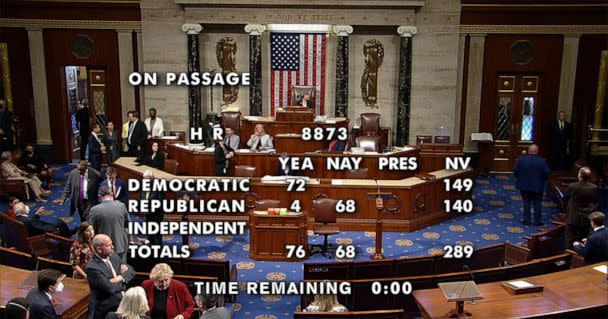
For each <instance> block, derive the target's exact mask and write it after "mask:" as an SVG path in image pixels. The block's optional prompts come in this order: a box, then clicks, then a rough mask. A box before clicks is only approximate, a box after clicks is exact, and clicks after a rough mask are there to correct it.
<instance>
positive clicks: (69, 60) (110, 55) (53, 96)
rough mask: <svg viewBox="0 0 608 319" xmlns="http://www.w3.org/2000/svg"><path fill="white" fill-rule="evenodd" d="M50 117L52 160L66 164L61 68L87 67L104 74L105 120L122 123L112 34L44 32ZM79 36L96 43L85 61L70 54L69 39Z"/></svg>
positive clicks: (67, 131)
mask: <svg viewBox="0 0 608 319" xmlns="http://www.w3.org/2000/svg"><path fill="white" fill-rule="evenodd" d="M43 34H44V50H45V55H44V56H45V60H46V76H47V87H48V92H49V115H50V120H51V137H52V139H53V155H54V157H55V160H58V161H68V160H70V159H71V156H70V154H69V149H70V148H69V143H70V141H71V137H70V135H71V132H70V129H69V128H70V119H69V113H68V110H67V106H66V105H67V101H66V96H65V94H64V93H63V92H65V90H66V89H65V81H64V80H63V66H66V65H88V66H94V67H96V68H102V69H105V70H106V72H105V73H106V79H107V81H106V92H107V96H106V99H107V100H106V101H107V105H108V114H107V117H108V119H109V120H110V121H112V122H114V123H122V122H123V119H122V109H121V105H122V104H121V97H120V81H121V79H120V72H119V61H118V36H117V33H116V31H114V30H49V29H45V30H44V33H43ZM79 34H84V35H86V36H88V37H89V38H90V39H91V40H92V41H93V42H94V43H95V51H94V52H93V53H92V54H91V55H90V56H89V57H88V58H87V59H79V58H77V57H76V56H74V54H72V49H71V47H72V39H73V38H74V37H75V36H76V35H79Z"/></svg>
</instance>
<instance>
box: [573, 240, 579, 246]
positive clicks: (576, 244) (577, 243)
mask: <svg viewBox="0 0 608 319" xmlns="http://www.w3.org/2000/svg"><path fill="white" fill-rule="evenodd" d="M580 245H581V243H579V242H578V241H575V242H574V243H572V246H580Z"/></svg>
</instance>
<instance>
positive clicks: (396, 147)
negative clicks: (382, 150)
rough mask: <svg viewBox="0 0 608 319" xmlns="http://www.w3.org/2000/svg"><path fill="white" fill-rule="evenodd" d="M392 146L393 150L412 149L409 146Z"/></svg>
mask: <svg viewBox="0 0 608 319" xmlns="http://www.w3.org/2000/svg"><path fill="white" fill-rule="evenodd" d="M393 148H394V149H395V151H400V152H401V151H411V150H413V149H414V148H413V147H409V146H403V147H398V146H395V147H393Z"/></svg>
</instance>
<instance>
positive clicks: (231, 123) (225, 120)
mask: <svg viewBox="0 0 608 319" xmlns="http://www.w3.org/2000/svg"><path fill="white" fill-rule="evenodd" d="M242 115H243V114H242V113H241V112H222V119H221V124H222V127H223V128H227V127H229V128H231V129H232V130H233V131H234V134H236V135H238V132H240V131H241V116H242Z"/></svg>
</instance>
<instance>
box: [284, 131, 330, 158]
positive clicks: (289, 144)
mask: <svg viewBox="0 0 608 319" xmlns="http://www.w3.org/2000/svg"><path fill="white" fill-rule="evenodd" d="M272 143H273V144H274V148H275V150H276V152H277V154H282V153H283V152H286V153H292V154H295V153H302V152H315V151H322V150H324V149H325V148H326V147H327V145H328V144H329V141H315V140H309V141H303V140H302V134H295V133H279V134H276V135H275V136H274V139H273V141H272Z"/></svg>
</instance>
